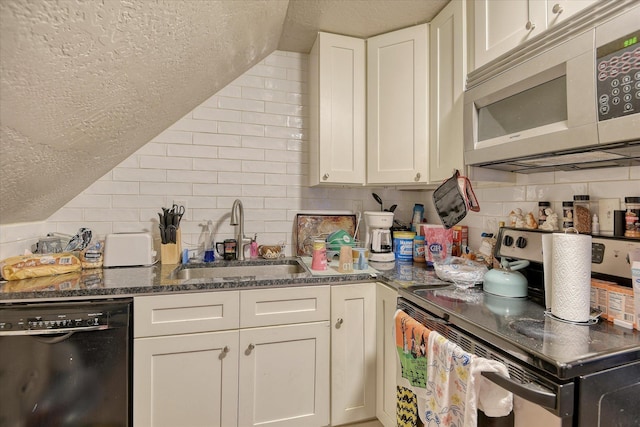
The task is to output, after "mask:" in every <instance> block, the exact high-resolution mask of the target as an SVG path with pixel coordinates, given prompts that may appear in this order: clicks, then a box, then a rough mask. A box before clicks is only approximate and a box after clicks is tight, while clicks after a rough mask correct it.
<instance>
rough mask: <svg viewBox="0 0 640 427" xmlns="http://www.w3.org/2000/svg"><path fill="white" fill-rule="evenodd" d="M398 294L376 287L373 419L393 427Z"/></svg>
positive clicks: (382, 287) (382, 285)
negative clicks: (374, 404)
mask: <svg viewBox="0 0 640 427" xmlns="http://www.w3.org/2000/svg"><path fill="white" fill-rule="evenodd" d="M397 300H398V291H396V290H395V289H393V288H391V287H389V286H387V285H385V284H383V283H378V284H377V288H376V356H377V360H376V380H377V385H376V394H377V396H376V417H377V418H378V420H379V421H380V422H381V423H382V425H383V426H384V427H396V425H397V420H396V369H397V368H396V363H397V362H396V359H397V356H396V350H395V348H396V346H395V343H394V341H393V328H394V327H395V321H394V316H395V313H396V307H397Z"/></svg>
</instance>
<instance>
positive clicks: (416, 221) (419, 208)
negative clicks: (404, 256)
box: [411, 203, 424, 233]
mask: <svg viewBox="0 0 640 427" xmlns="http://www.w3.org/2000/svg"><path fill="white" fill-rule="evenodd" d="M423 215H424V205H423V204H420V203H416V204H415V205H414V206H413V218H412V219H411V231H415V232H416V233H418V232H419V231H420V223H421V222H422V217H423Z"/></svg>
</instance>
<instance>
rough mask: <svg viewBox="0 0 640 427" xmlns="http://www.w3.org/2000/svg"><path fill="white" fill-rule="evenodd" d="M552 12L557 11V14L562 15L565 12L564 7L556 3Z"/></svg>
mask: <svg viewBox="0 0 640 427" xmlns="http://www.w3.org/2000/svg"><path fill="white" fill-rule="evenodd" d="M551 12H553V13H555V14H556V15H560V14H561V13H562V12H564V9H563V8H562V6H560V5H559V4H558V3H556V4H554V5H553V9H551Z"/></svg>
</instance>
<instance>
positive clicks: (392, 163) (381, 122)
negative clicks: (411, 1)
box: [367, 24, 429, 184]
mask: <svg viewBox="0 0 640 427" xmlns="http://www.w3.org/2000/svg"><path fill="white" fill-rule="evenodd" d="M428 37H429V27H428V24H422V25H418V26H414V27H409V28H405V29H402V30H398V31H394V32H391V33H387V34H382V35H379V36H376V37H372V38H370V39H368V40H367V183H369V184H396V183H397V184H410V183H414V184H423V183H427V182H428V180H429V174H428V151H429V150H428V143H429V142H428V127H429V126H428V83H429V79H428V55H429V52H428Z"/></svg>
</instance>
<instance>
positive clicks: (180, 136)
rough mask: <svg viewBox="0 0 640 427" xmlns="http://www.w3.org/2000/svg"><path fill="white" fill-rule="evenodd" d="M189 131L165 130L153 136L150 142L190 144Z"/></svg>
mask: <svg viewBox="0 0 640 427" xmlns="http://www.w3.org/2000/svg"><path fill="white" fill-rule="evenodd" d="M191 135H192V134H191V132H185V131H178V130H165V131H164V132H162V133H161V134H160V135H158V136H156V137H155V138H153V139H152V140H151V141H152V142H169V143H172V144H191V142H192V139H191Z"/></svg>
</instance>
